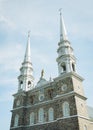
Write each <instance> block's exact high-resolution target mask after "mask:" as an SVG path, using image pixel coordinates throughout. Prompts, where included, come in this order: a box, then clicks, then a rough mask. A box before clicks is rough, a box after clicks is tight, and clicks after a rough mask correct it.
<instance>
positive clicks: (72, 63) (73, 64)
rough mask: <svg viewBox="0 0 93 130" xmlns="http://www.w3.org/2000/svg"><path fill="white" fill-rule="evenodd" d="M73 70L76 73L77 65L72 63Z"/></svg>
mask: <svg viewBox="0 0 93 130" xmlns="http://www.w3.org/2000/svg"><path fill="white" fill-rule="evenodd" d="M72 69H73V71H75V65H74V64H73V63H72Z"/></svg>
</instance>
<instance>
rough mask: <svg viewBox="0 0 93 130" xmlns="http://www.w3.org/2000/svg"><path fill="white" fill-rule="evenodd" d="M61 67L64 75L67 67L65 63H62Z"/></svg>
mask: <svg viewBox="0 0 93 130" xmlns="http://www.w3.org/2000/svg"><path fill="white" fill-rule="evenodd" d="M61 67H62V73H63V72H66V65H65V63H62V64H61Z"/></svg>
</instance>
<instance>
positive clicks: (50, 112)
mask: <svg viewBox="0 0 93 130" xmlns="http://www.w3.org/2000/svg"><path fill="white" fill-rule="evenodd" d="M48 117H49V121H53V120H54V110H53V108H49V110H48Z"/></svg>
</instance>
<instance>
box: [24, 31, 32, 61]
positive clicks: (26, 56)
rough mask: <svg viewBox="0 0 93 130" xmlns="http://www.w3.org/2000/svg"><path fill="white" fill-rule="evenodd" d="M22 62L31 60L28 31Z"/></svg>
mask: <svg viewBox="0 0 93 130" xmlns="http://www.w3.org/2000/svg"><path fill="white" fill-rule="evenodd" d="M24 62H31V51H30V31H28V41H27V47H26V52H25V58H24Z"/></svg>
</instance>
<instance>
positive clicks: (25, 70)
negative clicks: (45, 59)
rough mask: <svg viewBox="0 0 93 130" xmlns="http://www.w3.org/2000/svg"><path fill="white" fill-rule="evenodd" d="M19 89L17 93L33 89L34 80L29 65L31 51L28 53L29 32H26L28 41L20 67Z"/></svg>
mask: <svg viewBox="0 0 93 130" xmlns="http://www.w3.org/2000/svg"><path fill="white" fill-rule="evenodd" d="M18 80H19V88H18V91H20V90H23V91H28V90H31V89H32V88H34V78H33V67H32V63H31V51H30V32H28V41H27V47H26V52H25V57H24V61H23V63H22V67H21V68H20V76H19V77H18Z"/></svg>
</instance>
